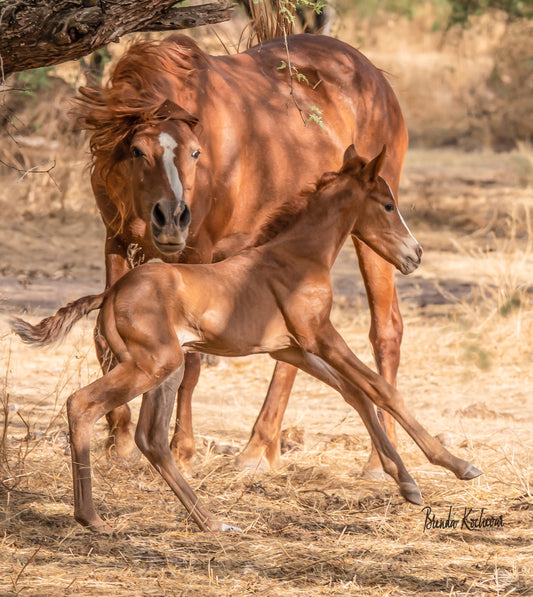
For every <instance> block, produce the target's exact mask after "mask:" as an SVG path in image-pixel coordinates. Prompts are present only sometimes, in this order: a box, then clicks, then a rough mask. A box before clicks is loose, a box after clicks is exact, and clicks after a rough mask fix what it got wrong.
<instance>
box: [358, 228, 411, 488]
mask: <svg viewBox="0 0 533 597" xmlns="http://www.w3.org/2000/svg"><path fill="white" fill-rule="evenodd" d="M352 240H353V243H354V246H355V249H356V251H357V256H358V258H359V268H360V270H361V274H362V276H363V280H364V283H365V288H366V293H367V297H368V305H369V307H370V317H371V324H370V334H369V337H370V341H371V343H372V347H373V349H374V357H375V359H376V365H377V368H378V371H379V373H380V374H381V375H382V376H383V377H384V378H385V379H386V380H387V382H388V383H389V384H390V385H391V386H393V387H396V376H397V373H398V367H399V364H400V344H401V341H402V334H403V323H402V317H401V314H400V309H399V306H398V298H397V295H396V287H395V285H394V268H393V266H392V265H391V264H390V263H387V262H386V261H384V260H383V259H382V258H381V257H380V256H379V255H377V254H376V253H374V252H373V251H372V250H371V249H369V248H368V247H367V246H366V245H364V244H363V243H362V242H361V241H359V240H357V239H356V238H355V237H353V238H352ZM378 414H379V417H380V420H381V422H382V425H383V427H384V429H385V431H386V433H387V435H388V437H389V439H390V440H391V442H392V444H393V445H394V446H396V445H397V437H396V427H395V422H394V419H393V418H392V417H391V416H390V415H389V413H387V412H383V411H382V410H378ZM380 471H381V465H380V461H379V455H378V453H377V452H376V450H375V448H374V445H373V444H372V451H371V453H370V456H369V459H368V462H367V463H366V464H365V467H364V474H365V475H368V476H374V475H379V473H380Z"/></svg>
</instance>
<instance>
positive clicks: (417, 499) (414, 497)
mask: <svg viewBox="0 0 533 597" xmlns="http://www.w3.org/2000/svg"><path fill="white" fill-rule="evenodd" d="M400 493H401V494H402V496H403V497H404V498H405V499H406V500H407V501H408V502H411V504H416V505H417V506H420V505H421V504H422V494H421V493H420V489H418V485H417V484H416V483H415V482H414V481H413V482H412V483H400Z"/></svg>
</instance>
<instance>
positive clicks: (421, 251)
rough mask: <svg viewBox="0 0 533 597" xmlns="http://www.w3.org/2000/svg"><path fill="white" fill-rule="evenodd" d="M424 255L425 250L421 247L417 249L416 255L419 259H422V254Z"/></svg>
mask: <svg viewBox="0 0 533 597" xmlns="http://www.w3.org/2000/svg"><path fill="white" fill-rule="evenodd" d="M423 253H424V249H422V247H421V246H420V245H418V247H417V248H416V254H417V255H418V259H422V254H423Z"/></svg>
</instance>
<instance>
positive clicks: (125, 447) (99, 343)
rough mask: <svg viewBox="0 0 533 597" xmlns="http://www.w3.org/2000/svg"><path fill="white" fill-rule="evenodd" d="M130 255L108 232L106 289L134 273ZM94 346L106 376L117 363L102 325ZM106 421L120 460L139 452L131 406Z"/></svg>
mask: <svg viewBox="0 0 533 597" xmlns="http://www.w3.org/2000/svg"><path fill="white" fill-rule="evenodd" d="M126 253H127V249H126V248H125V247H124V245H123V243H122V242H121V241H120V240H119V239H118V238H117V237H116V236H115V234H114V233H113V232H112V231H110V230H107V240H106V244H105V268H106V288H109V287H110V286H112V285H113V284H114V283H115V282H116V281H117V280H118V279H119V278H121V277H122V276H123V275H124V274H126V273H127V272H128V271H129V270H130V266H129V264H128V260H127V256H126ZM94 343H95V346H96V356H97V357H98V361H99V362H100V367H101V368H102V372H103V373H104V374H106V373H107V372H108V371H110V370H111V369H112V368H113V367H115V366H116V364H117V363H116V360H115V359H114V357H113V354H112V353H111V351H110V350H109V347H108V345H107V342H106V341H105V338H104V337H103V335H102V334H101V332H100V330H99V328H98V324H97V327H96V328H95V330H94ZM106 420H107V425H108V427H109V440H108V447H109V448H111V449H112V450H113V453H114V455H116V456H118V457H119V458H127V457H128V456H130V455H131V454H132V453H133V451H134V450H135V440H134V431H135V425H134V424H133V423H132V422H131V411H130V407H129V406H128V405H127V404H122V405H121V406H117V407H116V408H114V409H113V410H111V411H110V412H108V413H107V414H106Z"/></svg>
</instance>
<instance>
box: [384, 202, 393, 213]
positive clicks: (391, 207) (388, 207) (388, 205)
mask: <svg viewBox="0 0 533 597" xmlns="http://www.w3.org/2000/svg"><path fill="white" fill-rule="evenodd" d="M385 211H388V212H391V211H394V203H387V205H385Z"/></svg>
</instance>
